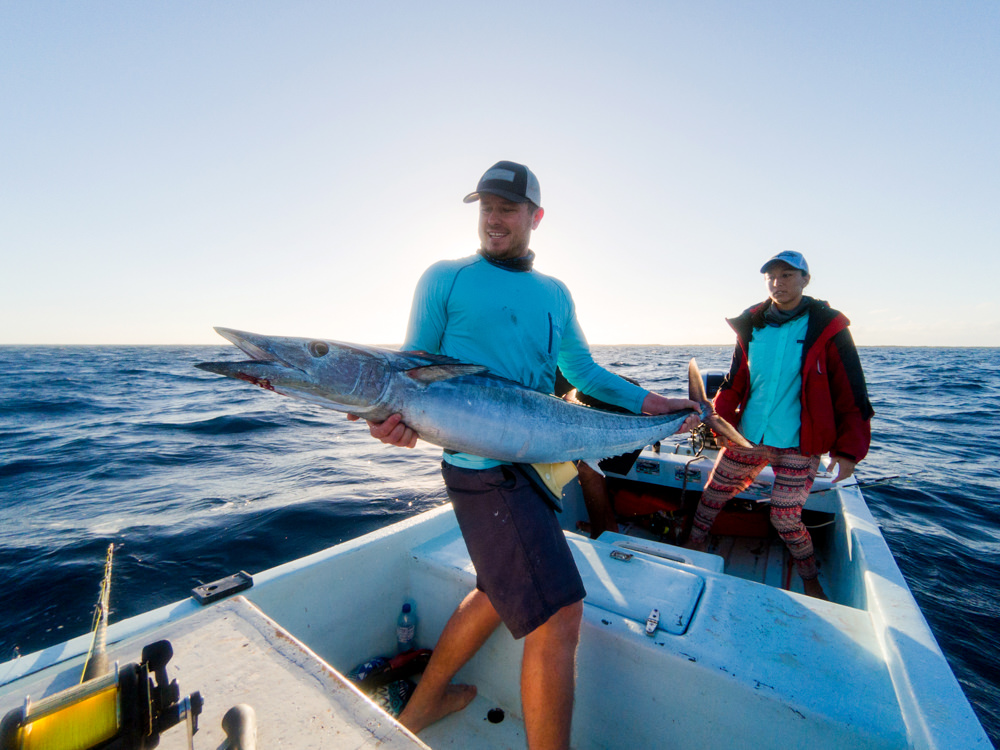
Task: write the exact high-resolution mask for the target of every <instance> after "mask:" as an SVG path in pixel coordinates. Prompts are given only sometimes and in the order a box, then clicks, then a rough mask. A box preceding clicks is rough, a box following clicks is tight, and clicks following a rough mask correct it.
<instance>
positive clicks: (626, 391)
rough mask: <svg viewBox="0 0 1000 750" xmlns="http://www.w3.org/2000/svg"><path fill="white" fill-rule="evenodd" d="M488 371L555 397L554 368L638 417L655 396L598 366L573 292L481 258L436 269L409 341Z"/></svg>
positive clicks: (417, 305) (427, 278) (421, 295)
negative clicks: (483, 367) (652, 396)
mask: <svg viewBox="0 0 1000 750" xmlns="http://www.w3.org/2000/svg"><path fill="white" fill-rule="evenodd" d="M403 349H404V350H406V351H412V350H419V351H425V352H428V353H429V354H443V355H445V356H447V357H452V358H454V359H458V360H461V361H463V362H470V363H475V364H479V365H484V366H486V367H488V368H489V369H490V370H491V371H492V372H494V373H495V374H497V375H500V376H502V377H505V378H508V379H510V380H514V381H516V382H518V383H521V384H522V385H526V386H528V387H529V388H534V389H536V390H539V391H542V392H544V393H552V389H553V386H554V385H555V378H556V367H559V368H560V369H561V370H562V372H563V374H564V375H565V376H566V378H567V380H569V381H570V383H572V384H573V385H574V386H576V387H577V388H578V389H579V390H580V391H581V392H582V393H586V394H588V395H590V396H593V397H595V398H598V399H600V400H602V401H606V402H608V403H611V404H615V405H616V406H621V407H623V408H625V409H628V410H629V411H631V412H633V413H635V414H639V413H641V411H642V402H643V400H644V399H645V397H646V395H647V394H648V393H649V391H647V390H645V389H643V388H639V387H638V386H635V385H632V384H631V383H629V382H627V381H625V380H623V379H622V378H620V377H618V376H617V375H614V374H612V373H610V372H608V371H607V370H605V369H604V368H602V367H600V366H599V365H598V364H597V363H595V362H594V360H593V357H592V356H591V354H590V348H589V347H588V346H587V341H586V339H585V338H584V336H583V331H582V330H581V329H580V325H579V323H577V320H576V310H575V307H574V305H573V298H572V297H571V296H570V293H569V290H568V289H566V287H565V286H564V285H563V283H562V282H560V281H558V280H557V279H554V278H552V277H551V276H546V275H544V274H541V273H539V272H538V271H535V270H530V271H512V270H508V269H505V268H499V267H497V266H495V265H493V264H491V263H490V262H489V261H487V260H486V259H485V258H483V257H482V256H480V255H473V256H471V257H468V258H461V259H459V260H446V261H440V262H438V263H435V264H434V265H433V266H431V267H430V268H429V269H427V271H426V272H425V273H424V275H423V276H422V277H421V278H420V281H419V282H418V283H417V289H416V292H415V294H414V297H413V307H412V309H411V311H410V321H409V325H408V326H407V330H406V340H405V342H404V344H403ZM444 458H445V461H448V462H449V463H452V464H454V465H456V466H461V467H464V468H471V469H486V468H490V467H492V466H497V465H499V464H501V463H503V462H502V461H495V460H492V459H487V458H483V457H481V456H472V455H469V454H465V453H446V454H445V457H444Z"/></svg>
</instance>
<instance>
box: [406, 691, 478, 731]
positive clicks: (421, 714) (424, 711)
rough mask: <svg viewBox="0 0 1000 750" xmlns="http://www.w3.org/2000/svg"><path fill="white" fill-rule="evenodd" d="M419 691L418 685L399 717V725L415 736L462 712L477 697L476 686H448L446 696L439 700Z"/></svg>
mask: <svg viewBox="0 0 1000 750" xmlns="http://www.w3.org/2000/svg"><path fill="white" fill-rule="evenodd" d="M419 691H420V686H419V684H418V685H417V691H416V692H414V694H413V697H412V698H410V702H409V703H407V704H406V708H404V709H403V712H402V713H401V714H400V715H399V723H400V724H402V725H403V726H404V727H406V728H407V729H409V730H410V731H411V732H413V733H414V734H417V733H418V732H420V731H422V730H424V729H426V728H427V727H429V726H430V725H431V724H433V723H434V722H436V721H440V720H441V719H443V718H444V717H445V716H447V715H448V714H453V713H455V712H456V711H461V710H462V709H463V708H465V707H466V706H468V705H469V704H470V703H471V702H472V699H473V698H475V697H476V686H475V685H448V686H447V687H446V688H445V690H444V694H443V695H441V696H440V698H439V699H437V700H435V698H434V696H426V697H425V696H421V695H420V693H419Z"/></svg>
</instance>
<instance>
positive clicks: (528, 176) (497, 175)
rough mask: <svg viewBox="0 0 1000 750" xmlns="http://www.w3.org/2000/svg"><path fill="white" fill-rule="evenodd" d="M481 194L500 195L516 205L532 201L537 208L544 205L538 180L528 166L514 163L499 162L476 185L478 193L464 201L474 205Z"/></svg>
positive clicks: (471, 194)
mask: <svg viewBox="0 0 1000 750" xmlns="http://www.w3.org/2000/svg"><path fill="white" fill-rule="evenodd" d="M480 193H491V194H492V195H499V196H500V197H501V198H506V199H507V200H509V201H514V202H515V203H527V202H528V201H531V202H532V203H534V204H535V205H536V206H541V205H542V189H541V188H540V187H539V186H538V178H537V177H535V175H534V174H533V173H532V171H531V170H530V169H528V168H527V167H526V166H524V165H523V164H518V163H517V162H513V161H498V162H497V163H496V164H494V165H493V166H492V167H490V168H489V169H487V170H486V173H485V174H484V175H483V176H482V177H481V178H480V179H479V184H478V185H476V192H474V193H469V194H468V195H467V196H465V198H464V199H463V200H464V201H465V202H466V203H473V202H474V201H477V200H479V194H480Z"/></svg>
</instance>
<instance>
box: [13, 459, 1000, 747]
mask: <svg viewBox="0 0 1000 750" xmlns="http://www.w3.org/2000/svg"><path fill="white" fill-rule="evenodd" d="M644 460H650V461H661V462H664V467H663V468H664V469H665V470H666V469H668V468H669V467H668V466H667V464H669V463H670V462H671V461H672V460H674V459H670V458H669V457H666V456H660V457H658V456H655V455H653V454H652V453H650V452H647V453H646V454H644ZM706 473H707V472H706ZM567 500H568V501H569V502H568V506H567V511H566V521H567V525H570V526H571V525H572V523H573V522H574V518H575V517H576V516H578V515H580V513H581V511H580V508H581V507H582V505H581V504H580V503H579V502H578V501H575V500H576V498H574V497H569V498H567ZM574 501H575V502H574ZM816 503H817V504H822V506H823V508H824V509H826V510H827V511H828V512H833V513H834V524H833V526H834V528H833V529H832V530H831V531H830V532H829V533H828V539H829V540H830V541H829V545H828V549H827V550H826V552H825V555H824V558H823V581H824V587H825V588H826V590H827V591H828V593H830V594H831V598H832V599H833V600H834V601H821V600H817V599H812V598H809V597H805V596H804V595H801V594H799V593H796V592H794V591H788V590H785V589H783V588H781V587H779V586H774V585H766V584H764V583H759V582H756V581H750V580H745V579H743V578H739V577H736V576H734V575H730V574H728V573H726V572H724V571H723V570H722V569H721V567H722V565H721V559H720V558H718V557H716V556H714V555H699V554H698V553H691V552H688V551H686V550H682V549H679V548H676V547H673V546H670V545H666V544H660V543H658V542H656V541H655V540H653V541H650V540H635V539H630V538H628V537H625V536H620V535H610V534H609V535H604V536H602V537H601V538H600V539H598V540H590V539H588V538H585V537H583V536H581V535H579V534H575V533H572V532H568V538H569V540H570V545H571V548H572V550H573V554H574V557H575V558H576V561H577V563H578V565H579V567H580V569H581V572H582V574H583V577H584V582H585V585H586V587H587V591H588V597H587V600H586V605H587V606H585V611H584V621H583V626H582V631H581V639H580V648H579V653H578V680H577V691H576V703H575V711H574V719H573V738H572V744H573V747H574V748H577V750H586V749H588V748H617V747H636V748H639V747H670V748H677V749H679V750H684V749H687V748H690V749H692V750H712V749H714V748H719V750H733V749H734V748H754V749H755V750H764V749H767V748H775V749H780V750H785V749H786V748H791V747H809V748H810V749H811V750H822V749H824V748H830V749H831V750H833V749H837V750H841V749H842V748H845V747H850V748H887V749H888V748H893V749H897V748H898V749H902V748H920V749H927V750H930V749H939V750H954V749H955V748H989V747H991V744H990V742H989V740H988V738H987V736H986V734H985V732H984V730H983V729H982V727H981V725H980V724H979V722H978V720H977V719H976V717H975V714H974V713H973V710H972V708H971V706H970V705H969V703H968V701H967V699H966V698H965V696H964V694H963V693H962V691H961V688H960V686H959V684H958V682H957V680H956V679H955V677H954V675H953V673H952V672H951V669H950V668H949V666H948V663H947V661H946V660H945V658H944V656H943V655H942V653H941V650H940V648H939V647H938V645H937V643H936V641H935V639H934V637H933V635H932V633H931V631H930V629H929V627H928V625H927V623H926V621H925V620H924V618H923V616H922V614H921V613H920V610H919V608H918V607H917V605H916V602H915V601H914V599H913V596H912V594H911V593H910V591H909V589H908V587H907V585H906V582H905V581H904V579H903V577H902V575H901V574H900V572H899V569H898V568H897V566H896V563H895V561H894V559H893V558H892V555H891V554H890V552H889V549H888V547H887V546H886V544H885V541H884V540H883V538H882V536H881V534H880V532H879V529H878V526H877V524H876V523H875V521H874V519H873V518H872V516H871V514H870V513H869V511H868V508H867V507H866V505H865V503H864V500H863V498H862V495H861V492H860V491H859V489H858V488H857V487H856V486H850V487H846V488H842V489H836V490H834V491H831V492H829V493H825V494H824V495H823V496H822V497H821V498H817V501H816ZM629 555H631V557H630V558H628V556H629ZM623 558H628V559H623ZM253 579H254V585H253V587H252V588H250V589H249V590H247V591H245V592H243V594H242V595H243V596H245V597H246V599H247V600H248V601H249V602H251V603H252V604H253V605H254V606H255V607H257V608H259V609H260V611H261V612H262V613H263V614H264V615H265V616H266V617H269V618H272V619H273V620H274V621H275V622H276V623H277V624H278V625H280V628H281V629H282V630H283V631H287V633H288V634H290V636H292V637H294V638H295V639H297V640H298V641H300V642H301V643H302V644H304V648H306V649H307V650H309V651H311V652H314V653H315V655H316V656H317V658H318V659H319V660H320V661H321V662H323V663H325V664H328V665H331V666H332V667H333V668H334V669H336V670H339V671H340V672H342V673H346V672H347V671H349V670H350V669H351V668H352V667H354V666H355V665H357V664H358V663H360V662H362V661H364V660H365V659H367V658H370V657H372V656H375V655H379V654H390V653H392V652H393V651H394V644H395V640H394V630H393V626H394V623H395V617H396V614H397V613H398V610H399V607H400V605H401V604H402V602H404V601H411V602H413V603H414V605H415V611H416V614H417V616H418V618H419V625H418V630H417V643H418V645H419V646H421V647H428V648H429V647H433V645H434V642H435V640H436V638H437V636H438V634H439V633H440V632H441V630H442V629H443V627H444V625H445V622H446V621H447V618H448V617H449V616H450V614H451V612H452V611H453V610H454V608H455V606H456V605H457V604H458V603H459V602H460V601H461V599H462V598H463V597H464V596H465V594H467V593H468V591H469V590H471V588H472V587H473V586H474V585H475V574H474V571H473V568H472V566H471V563H470V561H469V559H468V555H467V553H466V550H465V546H464V543H463V542H462V539H461V535H460V534H459V531H458V528H457V525H456V523H455V520H454V515H453V513H452V511H451V509H450V507H449V506H441V507H439V508H436V509H434V510H431V511H428V512H426V513H424V514H422V515H420V516H417V517H415V518H412V519H409V520H407V521H404V522H402V523H399V524H396V525H393V526H390V527H387V528H385V529H382V530H379V531H377V532H374V533H372V534H368V535H366V536H364V537H361V538H358V539H355V540H352V541H349V542H346V543H344V544H340V545H337V546H335V547H331V548H329V549H327V550H324V551H322V552H319V553H316V554H314V555H310V556H308V557H305V558H302V559H299V560H295V561H293V562H290V563H287V564H285V565H281V566H278V567H276V568H272V569H270V570H266V571H263V572H261V573H257V574H255V575H254V577H253ZM216 606H219V605H210V607H209V608H212V607H216ZM653 606H656V607H658V608H659V609H660V612H661V622H660V628H659V629H658V630H656V632H655V635H654V636H652V637H650V636H647V635H646V633H645V622H646V617H647V615H648V614H649V610H650V609H651V608H652V607H653ZM203 611H204V610H203V608H202V607H201V606H200V605H199V604H197V603H196V602H195V601H194V600H192V599H188V600H184V601H181V602H177V603H175V604H173V605H170V606H167V607H162V608H160V609H157V610H154V611H151V612H149V613H146V614H144V615H142V616H139V617H136V618H132V619H130V620H126V621H123V622H120V623H117V624H114V625H112V626H111V629H110V631H109V634H108V639H109V642H112V643H114V642H122V641H125V640H126V639H127V640H128V642H129V643H135V644H139V643H140V642H146V641H153V640H157V639H158V638H159V637H161V636H160V635H158V633H162V632H168V631H169V630H170V629H171V628H175V627H177V625H178V623H181V622H183V621H185V620H186V619H188V618H192V617H195V616H198V615H199V613H203ZM88 646H89V638H88V637H86V636H82V637H80V638H77V639H75V640H72V641H69V642H67V643H65V644H61V645H59V646H56V647H53V648H50V649H46V650H45V651H42V652H39V653H36V654H31V655H28V656H24V657H22V658H20V659H18V660H16V661H12V662H7V663H5V664H2V665H0V715H2V714H3V713H5V712H6V711H7V710H8V709H10V708H11V707H13V706H16V705H18V704H19V702H20V701H22V700H23V697H24V689H23V688H24V686H25V685H26V684H27V683H28V682H29V681H31V680H33V679H38V677H39V676H45V675H47V674H53V673H58V672H65V671H67V670H69V669H70V668H71V667H73V668H75V666H76V663H77V662H80V663H82V659H83V654H84V652H85V651H86V649H87V647H88ZM136 652H138V648H136ZM520 654H521V643H520V642H517V641H514V640H513V639H512V638H511V637H510V635H509V634H508V633H507V631H506V630H504V629H503V628H501V629H500V630H499V631H498V632H497V633H496V634H495V635H494V636H493V637H492V638H491V639H490V640H489V641H488V642H487V644H486V645H485V647H484V648H483V649H482V650H481V651H480V652H479V653H478V654H477V655H476V657H474V658H473V660H472V661H471V662H470V663H469V664H468V665H467V666H466V667H465V668H464V669H463V670H462V671H461V672H460V673H459V675H458V678H457V679H458V680H459V681H462V682H468V683H472V684H475V685H476V686H477V687H478V689H479V695H478V697H477V698H476V700H475V701H474V702H473V704H472V705H471V706H470V707H469V708H467V709H466V710H465V711H463V712H461V713H459V714H456V715H453V716H451V717H449V718H447V719H445V720H444V721H441V722H439V723H438V724H436V725H434V726H432V727H430V728H429V729H427V730H425V731H424V732H423V733H422V734H421V736H420V740H422V741H423V742H424V743H426V744H427V745H429V746H431V747H434V748H445V747H454V748H459V747H460V748H499V747H523V746H524V733H523V725H522V723H521V720H520V714H521V710H520V699H519V679H520ZM215 666H216V668H217V669H219V670H225V669H226V668H227V667H226V664H225V663H224V660H221V659H220V663H219V664H217V665H215ZM178 679H179V681H180V682H181V688H182V690H184V691H191V690H200V691H202V693H203V694H204V697H205V701H206V713H205V718H204V719H203V722H208V723H211V722H212V721H215V720H216V719H214V718H213V717H212V716H210V715H209V708H208V707H209V706H212V700H213V696H212V695H210V694H207V693H206V692H205V688H203V687H202V686H201V685H198V684H191V683H190V682H189V680H188V676H187V675H186V674H182V675H179V676H178ZM283 698H284V699H288V697H287V696H282V695H275V694H268V695H257V696H255V697H253V696H251V697H248V698H247V702H249V703H251V704H253V703H254V702H257V703H259V704H263V703H266V702H274V701H277V702H279V703H280V701H281V700H282V699H283ZM223 702H225V701H224V700H223ZM225 707H228V706H221V705H219V706H218V708H219V709H220V710H224V708H225ZM493 708H501V709H503V711H504V715H505V718H504V720H503V721H502V722H499V723H491V722H490V721H487V720H486V716H487V712H488V711H489V710H490V709H493ZM383 716H384V720H385V721H389V722H390V723H391V721H390V720H389V719H388V717H387V716H385V715H383ZM362 723H363V720H362ZM259 731H260V733H261V740H260V746H261V747H268V746H271V745H269V744H268V742H267V741H266V740H267V734H266V733H267V731H269V730H268V729H267V728H266V727H265V726H261V727H260V730H259ZM397 735H398V736H401V737H404V738H405V737H408V735H407V734H406V733H405V732H404V733H401V734H399V733H397ZM199 739H200V738H199V737H198V736H196V744H195V747H211V748H214V747H216V746H217V744H211V743H208V744H202V745H199V744H198V740H199ZM206 739H207V737H206ZM400 741H402V740H400ZM274 746H277V745H276V744H275V745H274ZM287 746H294V743H290V744H289V745H287Z"/></svg>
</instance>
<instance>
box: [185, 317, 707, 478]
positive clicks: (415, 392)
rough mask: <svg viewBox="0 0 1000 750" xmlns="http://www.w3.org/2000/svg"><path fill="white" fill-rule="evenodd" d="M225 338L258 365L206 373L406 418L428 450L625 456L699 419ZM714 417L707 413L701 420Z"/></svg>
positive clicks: (396, 363)
mask: <svg viewBox="0 0 1000 750" xmlns="http://www.w3.org/2000/svg"><path fill="white" fill-rule="evenodd" d="M216 330H217V331H218V332H219V334H221V335H222V336H224V337H225V338H227V339H229V340H230V341H231V342H232V343H234V344H235V345H236V346H238V347H239V348H240V349H242V350H243V351H244V352H246V353H247V354H249V355H250V356H251V357H253V358H254V359H253V361H250V362H205V363H202V364H199V365H197V366H198V367H199V368H201V369H203V370H207V371H209V372H214V373H217V374H220V375H226V376H228V377H231V378H238V379H241V380H246V381H248V382H251V383H254V384H255V385H258V386H261V387H262V388H265V389H267V390H272V391H274V392H276V393H280V394H283V395H286V396H293V397H296V398H300V399H304V400H305V401H309V402H311V403H314V404H318V405H320V406H325V407H327V408H330V409H335V410H337V411H342V412H346V413H350V414H355V415H357V416H359V417H363V418H365V419H368V420H371V421H374V422H381V421H383V420H384V419H386V418H387V417H388V416H389V415H391V414H400V415H402V418H403V421H404V422H405V423H406V424H407V425H409V426H410V427H411V428H413V429H414V430H415V431H416V432H417V434H418V435H420V437H421V439H423V440H426V441H427V442H429V443H433V444H435V445H439V446H441V447H442V448H445V449H448V450H453V451H458V452H461V453H471V454H473V455H477V456H484V457H486V458H492V459H496V460H500V461H511V462H515V463H556V462H561V461H571V460H575V459H580V458H597V459H600V458H606V457H608V456H616V455H620V454H622V453H626V452H628V451H632V450H636V449H638V448H642V447H644V446H646V445H650V444H652V443H655V442H656V441H657V440H661V439H662V438H665V437H667V436H668V435H672V434H673V433H675V432H677V430H678V429H680V427H681V425H682V424H683V423H684V420H685V419H686V418H687V417H688V416H689V415H691V414H693V413H694V412H692V411H690V410H684V411H680V412H676V413H673V414H666V415H662V416H635V415H629V414H613V413H610V412H605V411H601V410H598V409H592V408H589V407H585V406H578V405H575V404H571V403H568V402H566V401H564V400H562V399H559V398H556V397H555V396H551V395H548V394H545V393H541V392H539V391H535V390H533V389H531V388H526V387H524V386H522V385H520V384H518V383H515V382H512V381H510V380H506V379H504V378H501V377H498V376H496V375H492V374H491V373H489V372H488V371H487V369H486V368H485V367H482V366H480V365H472V364H467V363H462V362H457V361H455V360H452V359H449V358H447V357H438V356H432V355H422V354H415V353H412V352H396V351H391V350H388V349H379V348H375V347H369V346H359V345H355V344H346V343H342V342H337V341H328V340H318V339H305V338H287V337H278V336H265V335H261V334H254V333H247V332H244V331H235V330H232V329H227V328H216ZM709 414H711V407H710V406H709V405H707V404H705V405H704V406H703V409H702V415H701V416H702V417H703V418H704V417H707V416H708V415H709Z"/></svg>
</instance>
